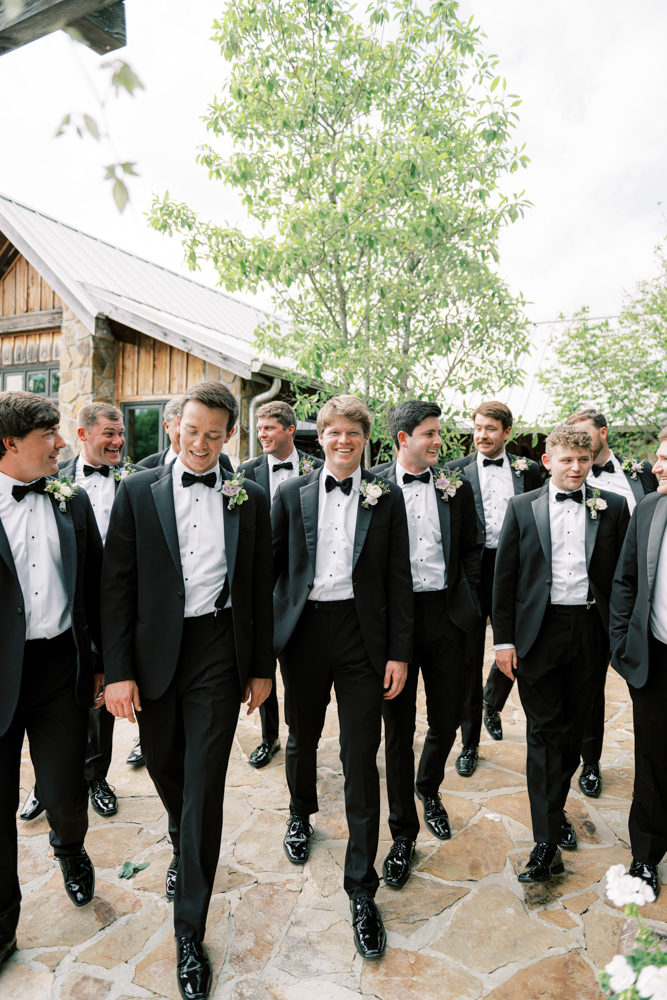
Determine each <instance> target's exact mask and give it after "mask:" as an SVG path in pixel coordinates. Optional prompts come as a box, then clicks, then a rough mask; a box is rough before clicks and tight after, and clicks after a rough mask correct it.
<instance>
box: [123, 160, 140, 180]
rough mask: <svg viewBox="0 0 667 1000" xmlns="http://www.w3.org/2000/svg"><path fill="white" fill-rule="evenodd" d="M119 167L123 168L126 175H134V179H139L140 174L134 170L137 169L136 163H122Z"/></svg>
mask: <svg viewBox="0 0 667 1000" xmlns="http://www.w3.org/2000/svg"><path fill="white" fill-rule="evenodd" d="M119 166H121V167H122V168H123V170H124V171H125V173H126V174H132V176H133V177H138V176H139V174H138V173H137V172H136V170H135V169H134V168H135V167H136V163H130V162H129V161H128V162H127V163H121V164H119Z"/></svg>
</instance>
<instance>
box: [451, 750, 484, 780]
mask: <svg viewBox="0 0 667 1000" xmlns="http://www.w3.org/2000/svg"><path fill="white" fill-rule="evenodd" d="M478 757H479V752H478V750H477V747H464V748H463V750H462V751H461V753H460V754H459V755H458V757H457V758H456V770H457V771H458V772H459V774H460V775H461V777H462V778H470V777H472V775H473V774H474V773H475V768H476V767H477V758H478Z"/></svg>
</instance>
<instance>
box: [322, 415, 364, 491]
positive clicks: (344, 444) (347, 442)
mask: <svg viewBox="0 0 667 1000" xmlns="http://www.w3.org/2000/svg"><path fill="white" fill-rule="evenodd" d="M367 440H368V438H367V436H366V435H365V434H364V429H363V427H362V426H361V424H359V423H357V422H356V421H354V420H348V418H347V417H341V416H334V417H333V418H332V420H331V423H329V424H328V425H327V426H326V427H325V428H324V430H323V431H322V433H321V434H320V444H321V445H322V448H323V449H324V454H325V457H326V460H327V466H328V468H329V469H331V471H332V472H333V474H334V476H336V478H337V479H347V477H348V476H351V475H352V473H353V472H356V470H357V469H358V468H359V466H360V465H361V456H362V454H363V451H364V445H365V444H366V441H367Z"/></svg>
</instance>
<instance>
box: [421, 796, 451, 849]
mask: <svg viewBox="0 0 667 1000" xmlns="http://www.w3.org/2000/svg"><path fill="white" fill-rule="evenodd" d="M415 795H416V796H417V798H418V799H419V801H420V802H421V803H423V806H424V823H425V824H426V829H427V830H428V832H429V833H432V834H433V836H434V837H437V838H438V840H451V837H452V831H451V829H450V826H449V816H448V815H447V810H446V809H445V807H444V806H443V804H442V799H441V798H440V795H435V796H431V795H422V794H421V792H420V791H419V789H418V788H417V786H416V785H415Z"/></svg>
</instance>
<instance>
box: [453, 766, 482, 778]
mask: <svg viewBox="0 0 667 1000" xmlns="http://www.w3.org/2000/svg"><path fill="white" fill-rule="evenodd" d="M476 770H477V764H475V766H474V767H473V769H472V771H459V769H458V766H457V767H456V773H457V774H458V775H459V777H460V778H472V776H473V774H474V773H475V771H476Z"/></svg>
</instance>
